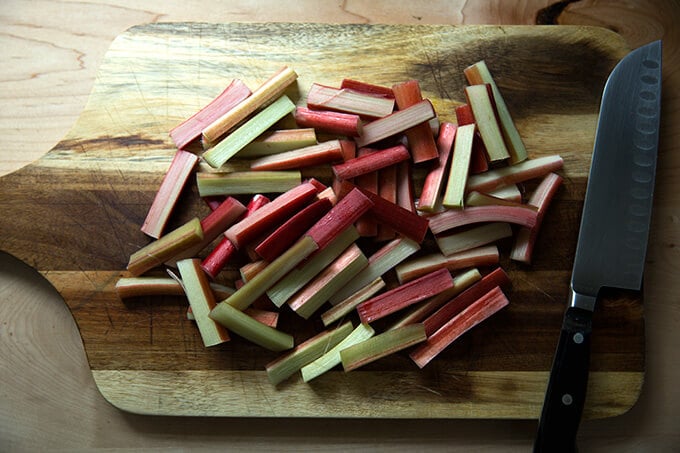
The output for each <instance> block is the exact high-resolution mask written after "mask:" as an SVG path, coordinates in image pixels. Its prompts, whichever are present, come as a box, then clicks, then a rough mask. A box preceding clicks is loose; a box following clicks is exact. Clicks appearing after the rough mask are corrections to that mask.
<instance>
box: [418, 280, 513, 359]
mask: <svg viewBox="0 0 680 453" xmlns="http://www.w3.org/2000/svg"><path fill="white" fill-rule="evenodd" d="M509 303H510V301H508V299H507V297H505V294H503V291H501V289H500V288H498V287H496V288H494V289H492V290H491V291H489V292H488V293H486V294H484V295H483V296H481V297H480V298H479V299H478V300H476V301H475V302H474V303H472V304H471V305H470V306H468V307H467V308H466V309H464V310H463V311H462V312H461V313H459V314H458V315H456V316H455V317H453V318H451V319H450V320H449V321H448V322H447V323H446V324H444V325H443V326H442V327H441V328H439V330H437V331H436V332H434V333H433V334H431V335H430V336H428V338H427V341H425V342H424V343H422V344H420V345H418V346H417V347H416V348H415V349H414V350H413V351H411V353H410V354H409V355H410V357H411V359H412V360H413V361H414V362H415V363H416V365H418V367H420V368H423V367H424V366H425V365H427V364H428V363H429V362H430V361H431V360H432V359H433V358H434V357H436V356H437V355H438V354H439V353H440V352H442V351H443V350H444V349H446V348H447V347H448V346H449V345H450V344H451V343H453V342H454V341H456V340H457V339H458V338H460V337H461V336H462V335H463V334H464V333H465V332H467V331H468V330H470V329H472V328H473V327H475V326H476V325H478V324H479V323H481V322H482V321H484V320H486V319H488V318H489V317H491V316H492V315H493V314H495V313H497V312H498V311H500V310H501V309H502V308H503V307H505V306H506V305H508V304H509Z"/></svg>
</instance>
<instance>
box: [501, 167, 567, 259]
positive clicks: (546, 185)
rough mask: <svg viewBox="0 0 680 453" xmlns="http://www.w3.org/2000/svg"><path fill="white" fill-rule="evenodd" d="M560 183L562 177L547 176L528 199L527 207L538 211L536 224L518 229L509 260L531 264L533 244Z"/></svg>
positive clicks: (551, 174)
mask: <svg viewBox="0 0 680 453" xmlns="http://www.w3.org/2000/svg"><path fill="white" fill-rule="evenodd" d="M561 183H562V177H561V176H559V175H557V174H555V173H550V174H548V175H547V176H546V177H545V178H543V180H542V181H541V183H540V184H539V185H538V187H537V188H536V190H535V191H534V193H533V194H532V195H531V198H529V205H530V206H535V207H536V208H537V209H538V216H537V218H536V224H535V225H534V226H533V227H531V228H526V227H524V228H520V230H519V231H518V232H517V234H516V235H515V243H514V244H513V246H512V250H511V251H510V258H511V259H513V260H515V261H520V262H522V263H531V256H532V254H533V250H534V243H535V242H536V238H537V237H538V231H539V229H540V228H541V223H542V222H543V217H545V212H546V210H547V209H548V206H549V205H550V202H551V201H552V199H553V197H554V195H555V193H556V192H557V189H558V188H559V186H560V184H561Z"/></svg>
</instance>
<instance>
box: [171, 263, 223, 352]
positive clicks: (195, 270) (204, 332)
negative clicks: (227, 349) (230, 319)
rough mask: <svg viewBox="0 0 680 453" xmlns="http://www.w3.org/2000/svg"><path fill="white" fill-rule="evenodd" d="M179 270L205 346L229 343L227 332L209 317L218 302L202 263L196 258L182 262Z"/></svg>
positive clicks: (178, 265) (178, 266)
mask: <svg viewBox="0 0 680 453" xmlns="http://www.w3.org/2000/svg"><path fill="white" fill-rule="evenodd" d="M177 268H178V269H179V273H180V276H181V277H182V284H183V286H184V290H185V292H186V295H187V299H188V300H189V306H190V307H191V312H192V314H193V316H194V320H195V321H196V324H197V325H198V331H199V332H200V333H201V338H202V339H203V344H204V345H205V346H206V347H210V346H215V345H218V344H221V343H224V342H226V341H229V333H228V332H227V330H226V329H225V328H224V327H223V326H221V325H220V324H217V323H216V322H215V321H214V320H212V319H210V317H209V314H210V311H211V310H212V309H213V308H215V305H216V301H215V296H214V294H213V292H212V290H211V289H210V284H209V282H208V278H207V277H206V275H205V274H204V273H203V270H202V269H201V261H200V260H198V259H195V258H189V259H184V260H180V261H178V262H177Z"/></svg>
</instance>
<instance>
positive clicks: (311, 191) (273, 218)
mask: <svg viewBox="0 0 680 453" xmlns="http://www.w3.org/2000/svg"><path fill="white" fill-rule="evenodd" d="M316 194H317V189H316V187H315V186H314V184H311V183H302V184H300V185H298V186H296V187H293V188H292V189H290V190H288V191H287V192H285V193H283V194H281V195H279V196H278V197H276V198H274V200H272V201H271V202H270V203H267V204H266V205H264V206H263V207H261V208H260V209H258V210H257V211H255V212H253V213H252V214H250V215H249V216H248V217H245V218H244V219H243V220H241V221H239V222H237V223H236V224H234V225H232V226H231V227H229V229H228V230H227V231H226V233H225V234H226V236H227V237H228V238H229V240H230V241H231V242H233V243H234V245H235V246H236V248H239V249H240V248H242V247H244V246H245V245H246V244H248V243H249V242H251V241H253V240H254V239H256V238H258V237H259V236H261V235H262V234H264V233H266V232H267V231H269V230H270V229H271V228H272V227H273V226H274V225H277V224H279V223H280V222H281V221H283V220H285V219H288V218H290V217H291V216H292V215H293V213H295V212H297V211H299V210H300V209H301V208H302V207H303V206H306V205H307V204H308V203H309V202H310V201H311V200H312V199H313V198H314V197H315V196H316Z"/></svg>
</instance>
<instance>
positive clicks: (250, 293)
mask: <svg viewBox="0 0 680 453" xmlns="http://www.w3.org/2000/svg"><path fill="white" fill-rule="evenodd" d="M317 249H318V246H317V244H316V243H315V242H314V241H313V240H312V238H310V237H309V236H304V237H302V238H301V239H300V240H299V241H298V242H297V243H295V245H293V246H292V247H291V248H289V249H288V250H287V251H286V252H285V253H283V254H281V255H280V256H279V257H278V258H277V259H275V260H274V261H272V262H271V263H269V265H267V267H265V268H264V269H263V270H261V271H260V272H259V273H258V274H257V275H255V276H254V277H253V278H252V279H251V280H249V281H248V282H246V284H245V285H243V286H242V287H241V288H240V289H239V290H238V291H236V292H235V293H234V294H232V295H231V296H229V297H228V298H227V299H225V300H224V301H222V302H220V303H219V304H217V306H216V307H215V308H214V309H213V313H216V314H219V313H220V310H222V308H221V307H223V306H224V305H230V306H233V307H236V308H237V309H238V310H244V309H246V308H247V307H249V306H250V304H252V303H253V302H254V301H255V300H257V299H258V298H259V297H260V296H262V295H263V294H265V292H266V291H267V290H268V289H269V288H271V287H272V286H273V285H274V284H275V283H276V282H277V281H279V280H280V279H281V278H282V277H283V276H284V275H286V274H287V273H288V272H290V271H291V270H292V269H294V268H295V266H297V265H298V264H299V263H300V262H302V261H303V260H304V259H305V258H307V257H308V256H309V255H310V254H311V253H312V252H314V251H316V250H317ZM211 316H212V315H211ZM213 318H214V316H213Z"/></svg>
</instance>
